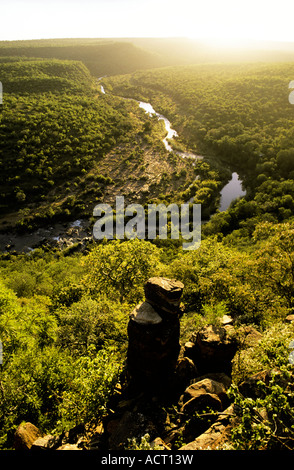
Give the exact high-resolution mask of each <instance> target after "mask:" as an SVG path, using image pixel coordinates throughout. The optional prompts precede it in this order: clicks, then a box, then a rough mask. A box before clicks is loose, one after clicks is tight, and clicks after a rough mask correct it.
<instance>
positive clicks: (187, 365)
mask: <svg viewBox="0 0 294 470" xmlns="http://www.w3.org/2000/svg"><path fill="white" fill-rule="evenodd" d="M197 375H198V371H197V367H196V366H195V364H194V362H193V361H192V359H190V358H189V357H181V358H179V359H178V361H177V364H176V368H175V387H176V388H177V390H184V389H185V388H186V387H187V385H188V384H190V382H191V380H193V379H195V378H196V377H197Z"/></svg>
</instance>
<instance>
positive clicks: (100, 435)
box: [15, 277, 271, 451]
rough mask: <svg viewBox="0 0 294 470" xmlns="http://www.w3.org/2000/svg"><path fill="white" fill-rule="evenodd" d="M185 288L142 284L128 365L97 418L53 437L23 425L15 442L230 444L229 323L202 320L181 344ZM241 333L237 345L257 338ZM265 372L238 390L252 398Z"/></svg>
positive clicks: (54, 446)
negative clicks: (142, 296) (103, 413)
mask: <svg viewBox="0 0 294 470" xmlns="http://www.w3.org/2000/svg"><path fill="white" fill-rule="evenodd" d="M183 288H184V286H183V284H182V283H181V282H179V281H176V280H171V279H166V278H159V277H155V278H151V279H149V280H148V281H147V282H146V284H145V299H144V301H143V302H141V303H140V304H139V305H137V306H136V307H135V308H134V309H133V311H132V312H131V313H130V318H129V323H128V337H129V343H128V352H127V371H126V373H125V374H124V376H123V377H122V378H121V383H120V384H119V386H117V387H116V389H115V393H113V395H112V397H111V400H110V402H109V403H108V406H109V408H110V409H111V411H110V412H109V414H108V415H107V416H106V417H105V418H104V420H103V422H102V423H100V424H99V425H98V426H96V428H94V429H92V428H89V429H88V428H86V426H83V425H79V426H76V427H75V428H73V429H71V430H70V431H68V432H66V433H63V434H61V435H59V436H51V435H46V436H43V435H42V434H41V433H40V431H39V430H38V429H37V428H35V427H34V426H33V425H31V424H30V423H26V424H25V425H21V426H20V427H19V428H18V430H17V432H16V435H15V448H18V449H24V448H26V449H31V450H38V449H42V450H80V449H86V450H107V451H113V450H124V449H128V448H130V447H129V446H130V443H132V442H133V441H134V439H135V440H136V442H137V443H138V444H139V443H140V440H141V439H142V438H145V436H148V439H149V442H150V449H153V448H154V449H157V448H161V449H164V450H170V449H178V448H179V447H180V446H181V447H180V450H198V449H222V448H226V446H229V441H230V436H231V431H232V429H233V428H234V427H235V426H236V425H237V424H238V422H239V419H240V418H238V413H237V412H236V410H235V408H234V405H233V404H232V403H231V402H230V399H229V397H228V393H227V392H228V389H229V388H230V386H231V384H232V379H231V371H232V361H233V359H234V356H235V354H236V351H237V347H238V343H237V339H236V337H237V335H236V334H235V328H234V326H233V321H232V319H231V318H230V317H228V316H225V317H224V318H223V319H222V321H221V322H220V323H219V324H218V325H217V326H216V325H211V324H210V325H206V326H204V327H203V328H201V329H200V330H199V331H195V333H194V334H193V335H192V336H191V338H190V340H189V341H188V342H186V343H185V344H184V345H183V346H182V347H180V317H181V315H182V309H181V305H180V302H181V296H182V292H183ZM241 330H242V328H239V333H240V331H241ZM240 334H242V335H243V336H242V338H243V337H244V338H243V340H242V344H243V347H252V346H253V345H254V344H256V342H257V341H259V340H260V338H261V335H260V333H258V332H257V331H256V330H255V329H254V328H252V327H249V326H245V327H243V330H242V331H241V333H240ZM270 377H271V374H270V372H267V371H263V372H260V373H258V374H256V375H255V376H252V377H250V378H248V379H247V380H245V381H244V382H243V383H241V384H240V386H239V390H240V392H241V393H242V394H243V395H244V396H246V397H252V398H255V397H258V396H259V395H258V393H259V387H258V384H259V382H260V381H263V382H264V383H265V384H268V383H269V380H270ZM183 442H185V443H186V444H185V445H183V444H182V443H183ZM180 443H181V444H180Z"/></svg>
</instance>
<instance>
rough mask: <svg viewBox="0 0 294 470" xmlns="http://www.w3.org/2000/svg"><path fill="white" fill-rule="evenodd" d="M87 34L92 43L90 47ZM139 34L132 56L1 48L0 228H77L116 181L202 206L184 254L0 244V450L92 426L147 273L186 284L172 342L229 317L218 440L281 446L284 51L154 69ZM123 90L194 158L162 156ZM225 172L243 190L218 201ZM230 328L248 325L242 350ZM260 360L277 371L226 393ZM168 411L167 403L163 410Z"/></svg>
mask: <svg viewBox="0 0 294 470" xmlns="http://www.w3.org/2000/svg"><path fill="white" fill-rule="evenodd" d="M141 46H142V44H141ZM141 46H140V47H141ZM98 47H100V48H102V47H107V48H108V49H107V50H104V53H105V55H103V54H102V52H101V53H99V54H100V55H99V54H98V53H94V52H93V48H96V49H97V48H98ZM121 47H122V48H126V49H128V48H131V49H132V50H131V53H129V52H125V53H126V55H127V58H128V60H127V61H125V62H124V64H125V69H121V68H120V67H118V68H117V70H115V69H114V68H113V67H114V64H115V63H116V62H115V57H116V54H117V49H119V50H121V49H120V48H121ZM138 47H139V46H136V48H137V49H136V50H135V51H136V54H139V52H140V54H141V53H142V55H140V54H139V55H140V58H141V60H142V62H138V56H137V55H136V54H135V55H134V50H133V49H134V48H135V46H134V45H132V46H130V45H129V44H128V43H125V42H122V43H121V44H120V43H109V44H106V46H102V45H101V44H100V45H97V44H91V41H90V40H89V44H88V45H86V44H84V45H83V44H79V43H78V44H72V43H70V44H67V43H66V42H65V43H63V42H61V44H58V43H57V44H56V42H53V44H50V41H49V42H48V43H45V44H43V45H42V44H39V43H38V44H34V43H31V44H27V43H23V44H22V43H20V44H19V43H17V42H16V43H12V44H11V45H10V46H9V47H8V45H7V44H0V81H1V82H2V84H3V91H4V94H3V105H0V179H1V193H0V207H1V215H0V231H1V235H3V236H5V234H6V233H8V232H11V231H13V232H15V233H17V234H18V235H19V236H20V237H21V236H22V235H23V234H30V233H31V232H32V231H33V230H35V229H37V228H38V227H40V226H44V227H47V226H49V225H52V224H54V223H56V222H60V221H62V222H63V223H64V222H66V221H68V222H71V221H74V220H76V219H77V218H83V219H85V220H87V221H88V222H89V227H90V230H91V227H92V225H93V222H94V218H93V209H94V207H95V205H96V204H97V203H98V202H113V198H114V196H115V195H120V194H123V195H125V197H127V198H128V200H129V201H132V202H138V203H140V204H144V205H145V207H146V205H147V204H148V203H152V202H153V203H154V202H157V203H158V202H164V203H177V204H180V203H183V202H186V201H190V202H191V203H192V202H193V203H195V204H201V206H202V217H203V221H204V222H205V223H203V225H202V242H201V246H200V248H199V249H197V250H194V251H184V250H183V249H182V246H181V243H179V241H176V240H171V239H168V240H160V239H155V240H152V241H147V240H137V239H136V240H107V241H106V240H104V241H99V242H97V241H94V240H92V238H91V239H90V240H88V241H87V243H85V244H84V245H83V246H82V248H81V244H79V243H76V244H73V245H72V246H71V247H69V248H66V249H64V250H61V249H59V248H58V247H56V246H55V245H54V244H52V245H50V244H49V245H48V244H46V245H40V246H36V247H34V249H33V250H32V251H30V252H28V253H27V252H17V251H16V250H14V249H13V247H12V248H9V249H3V250H2V252H1V253H0V340H1V342H2V345H3V364H2V365H1V366H0V403H1V407H0V448H1V449H2V450H6V449H12V448H13V439H14V433H15V430H16V429H17V427H18V426H19V425H20V424H21V423H22V422H31V423H34V425H36V426H37V427H38V428H39V429H40V430H41V431H42V432H43V433H44V434H45V433H48V434H52V435H57V434H60V433H62V432H65V431H68V430H70V429H71V428H73V427H74V426H77V425H80V424H85V423H86V424H88V425H91V426H92V425H93V426H94V425H97V424H99V423H101V420H102V419H103V418H104V417H105V416H107V414H108V413H109V410H110V406H111V405H110V402H111V399H112V397H113V395H114V394H115V391H116V390H117V387H118V384H120V382H121V381H123V377H124V371H125V364H126V354H127V346H128V336H127V324H128V321H129V314H130V313H131V311H132V310H133V308H134V307H135V306H136V305H137V304H138V303H139V302H142V301H143V299H144V283H145V282H146V281H147V280H148V279H149V278H150V277H153V276H162V277H167V278H171V279H177V280H179V281H182V282H183V284H184V286H185V287H184V292H183V297H182V302H183V305H184V308H185V311H184V314H183V316H182V317H181V337H180V340H181V344H182V345H183V344H185V343H186V342H187V341H189V338H190V337H191V335H193V334H194V333H195V332H197V331H198V330H199V329H201V328H202V327H203V326H204V325H207V324H211V323H212V324H213V325H219V324H220V320H221V318H222V317H223V316H224V315H229V316H231V317H232V318H233V320H234V327H235V333H234V334H235V336H236V340H237V342H238V353H237V355H236V356H235V358H234V361H233V370H232V381H233V385H232V388H231V397H232V400H235V401H236V403H237V404H238V407H239V410H240V417H241V423H240V425H239V426H238V427H237V428H236V430H235V431H234V433H233V435H232V438H231V442H230V449H232V450H234V449H238V450H251V449H253V450H259V449H263V450H264V449H275V450H284V449H285V448H287V449H288V450H289V449H291V450H293V448H294V414H293V400H294V395H293V383H294V382H293V366H292V364H290V363H289V359H288V356H289V352H290V350H289V344H290V342H291V341H292V340H294V327H293V323H291V322H289V321H287V320H286V319H287V317H288V316H289V315H291V314H293V313H294V216H293V211H294V107H293V106H291V105H290V103H289V101H288V95H289V89H288V85H289V82H290V81H291V80H293V79H294V64H293V62H269V61H264V62H253V61H252V62H245V61H242V62H239V63H238V62H236V61H234V62H230V63H208V64H203V63H197V64H194V63H193V64H191V65H183V64H177V63H176V64H174V63H173V64H171V65H170V66H166V64H163V63H161V62H160V61H159V60H158V55H154V54H155V53H154V51H153V53H151V52H150V50H147V49H146V50H145V49H142V51H143V52H141V49H139V48H138ZM142 47H143V46H142ZM83 48H87V54H86V56H85V55H83V54H84V50H85V49H83ZM89 48H92V49H90V50H91V54H92V55H91V54H90V52H89V50H88V49H89ZM109 48H110V49H111V48H112V49H114V51H112V52H110V51H109ZM26 49H27V50H26ZM56 51H58V53H57V52H56ZM73 52H74V54H73ZM71 53H72V54H71ZM97 54H98V55H97ZM101 54H102V55H101ZM73 55H74V56H73ZM147 55H148V57H149V59H150V60H149V62H146V61H145V62H144V60H145V59H146V56H147ZM155 57H156V58H157V59H156V60H157V63H155ZM151 58H152V60H151ZM128 61H129V65H128ZM174 61H175V58H174ZM143 62H144V63H145V64H147V65H146V66H145V67H144V66H141V65H142V63H143ZM117 64H118V63H117ZM118 65H119V64H118ZM106 75H107V77H105V76H106ZM102 76H103V77H104V78H102V79H101V80H100V81H99V82H98V81H97V80H98V79H100V77H102ZM101 84H103V86H104V88H105V90H106V94H103V93H102V92H101ZM122 97H124V98H131V100H130V99H122ZM134 100H141V101H145V102H149V103H151V104H152V106H153V107H154V109H156V111H157V112H159V113H161V114H163V115H164V116H166V117H167V118H168V119H169V120H170V122H171V123H172V127H173V128H174V129H176V131H177V133H178V135H179V137H178V138H175V139H174V142H172V145H173V148H174V149H175V150H176V149H180V150H182V149H185V150H188V151H191V152H194V153H195V154H198V155H201V156H203V158H202V159H200V160H197V161H193V160H191V159H183V158H181V157H180V156H179V155H177V154H176V152H168V151H166V149H165V148H164V145H163V143H162V139H163V138H164V136H165V129H164V127H163V124H162V122H161V121H158V119H157V118H156V117H150V116H148V114H146V113H145V112H144V111H143V110H142V109H140V108H139V106H138V104H137V103H136V101H134ZM234 171H235V172H237V173H238V174H239V175H240V178H241V180H242V184H243V187H244V189H245V190H246V196H245V197H242V198H239V199H237V200H234V201H233V202H232V203H231V205H230V207H229V208H228V209H227V210H226V211H223V212H220V211H219V210H218V207H219V202H220V191H221V189H222V188H223V187H224V185H225V184H226V183H227V182H228V181H229V180H230V178H231V174H232V172H234ZM245 327H252V328H254V329H255V330H257V331H258V332H259V333H260V334H261V335H262V339H261V340H260V341H259V342H256V344H254V346H252V347H247V346H246V345H245V341H244V331H245V330H244V328H245ZM265 369H266V370H275V371H278V372H277V373H278V376H279V379H280V381H279V382H278V383H277V382H275V381H274V380H272V381H271V382H270V383H269V384H267V385H266V387H265V388H264V389H263V390H262V391H261V392H260V395H259V396H258V397H257V398H255V399H253V398H246V397H243V396H242V395H241V394H240V393H238V385H239V384H240V383H241V382H242V381H243V380H245V379H246V378H247V377H248V376H250V375H253V374H256V373H258V372H261V371H263V370H265ZM281 383H282V385H281ZM285 384H286V385H285ZM158 406H160V404H159V405H158ZM164 406H165V405H162V408H164ZM204 411H205V410H203V412H204ZM206 411H207V410H206ZM265 411H266V413H267V419H265V420H262V419H260V415H261V414H262V413H264V412H265ZM177 413H179V410H176V409H175V408H174V409H173V411H172V412H170V415H171V416H173V418H174V420H175V422H176V419H177V418H178V415H177ZM190 418H191V417H189V416H187V417H185V419H187V420H189V419H190ZM257 418H258V419H257ZM171 419H172V418H171ZM133 437H134V438H135V437H136V436H133ZM184 443H186V444H188V442H183V441H181V443H180V442H177V443H175V444H174V447H175V448H179V447H180V445H183V444H184ZM147 448H148V446H147Z"/></svg>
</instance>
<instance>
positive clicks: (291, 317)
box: [286, 314, 294, 323]
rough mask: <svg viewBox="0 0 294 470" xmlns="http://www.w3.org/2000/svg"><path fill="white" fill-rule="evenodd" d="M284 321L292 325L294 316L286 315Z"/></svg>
mask: <svg viewBox="0 0 294 470" xmlns="http://www.w3.org/2000/svg"><path fill="white" fill-rule="evenodd" d="M286 321H288V322H289V323H292V321H294V314H290V315H287V317H286Z"/></svg>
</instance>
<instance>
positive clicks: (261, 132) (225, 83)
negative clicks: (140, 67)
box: [106, 63, 294, 234]
mask: <svg viewBox="0 0 294 470" xmlns="http://www.w3.org/2000/svg"><path fill="white" fill-rule="evenodd" d="M292 76H294V66H293V64H291V63H289V64H258V65H256V64H238V65H232V64H231V65H215V64H211V65H205V66H204V65H197V66H189V67H180V68H164V69H160V70H153V71H148V72H137V73H136V74H133V75H129V76H128V75H127V76H123V77H111V78H109V79H108V80H107V82H106V83H109V84H110V86H111V88H112V89H114V91H115V92H116V93H118V94H122V95H124V96H132V97H136V98H137V99H139V98H140V99H144V100H145V101H150V102H151V103H152V104H153V106H154V107H155V108H156V109H158V110H159V111H160V112H162V113H163V114H165V115H166V116H168V117H169V119H170V120H171V121H172V122H173V124H174V126H175V129H176V130H177V131H178V133H179V135H180V136H181V137H182V138H184V140H185V142H186V144H188V145H189V146H190V148H191V149H192V150H194V151H195V152H196V153H197V152H198V153H200V154H201V153H203V154H205V155H207V161H208V163H209V164H210V165H211V167H212V169H218V166H219V167H220V166H225V167H227V168H230V169H231V170H232V171H237V172H238V173H239V174H240V175H241V178H242V180H243V183H244V186H245V188H246V190H247V197H246V199H245V200H241V201H239V202H237V203H236V204H235V207H234V208H232V210H231V211H230V212H227V213H223V214H220V215H217V216H215V217H213V218H212V220H211V223H210V224H208V226H207V231H208V233H219V232H222V233H223V234H228V233H229V232H231V231H232V230H235V229H239V228H240V229H241V228H242V234H246V233H250V234H251V233H252V228H253V227H254V226H255V224H256V222H258V221H260V220H261V219H263V220H270V221H276V222H281V221H283V220H287V219H288V218H289V217H291V216H292V213H293V208H294V199H293V196H294V193H293V190H294V187H293V177H294V147H293V142H294V109H293V106H292V107H291V105H290V104H289V102H288V94H289V89H288V85H289V82H290V81H291V77H292ZM216 165H218V166H216ZM214 179H215V180H217V176H216V177H215V178H214ZM200 184H201V183H200V181H199V182H198V183H196V186H195V199H194V200H195V201H196V202H197V201H200V202H202V200H201V197H200V198H199V197H198V191H197V190H198V185H200Z"/></svg>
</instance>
